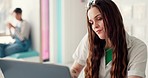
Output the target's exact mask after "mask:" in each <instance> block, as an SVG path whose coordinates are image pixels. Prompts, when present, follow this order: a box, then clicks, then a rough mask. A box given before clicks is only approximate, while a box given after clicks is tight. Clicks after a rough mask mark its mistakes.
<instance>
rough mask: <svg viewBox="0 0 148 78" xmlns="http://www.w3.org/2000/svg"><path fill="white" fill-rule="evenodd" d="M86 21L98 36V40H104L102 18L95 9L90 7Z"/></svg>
mask: <svg viewBox="0 0 148 78" xmlns="http://www.w3.org/2000/svg"><path fill="white" fill-rule="evenodd" d="M88 20H89V23H90V24H91V27H92V29H93V31H94V32H95V33H96V34H97V35H98V36H99V38H100V39H105V38H106V35H105V34H106V32H105V28H104V22H103V17H102V14H101V13H100V11H99V10H98V9H97V8H96V7H92V8H91V9H89V11H88Z"/></svg>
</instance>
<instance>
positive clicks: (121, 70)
mask: <svg viewBox="0 0 148 78" xmlns="http://www.w3.org/2000/svg"><path fill="white" fill-rule="evenodd" d="M86 14H87V23H88V26H87V27H88V34H86V35H85V36H84V38H83V39H82V41H81V42H80V44H79V46H78V48H77V49H76V52H75V53H74V54H73V58H74V60H75V61H74V63H73V65H72V67H71V75H72V78H77V77H78V76H79V73H80V72H81V71H82V69H83V68H84V72H85V78H145V69H146V62H147V46H146V44H145V43H144V42H143V41H141V40H139V39H137V38H135V37H133V36H130V35H129V34H128V33H127V32H126V31H125V29H124V24H123V19H122V16H121V13H120V11H119V9H118V7H117V6H116V4H115V3H114V2H113V1H112V0H95V1H92V2H90V3H89V6H88V9H87V13H86ZM81 78H82V77H81Z"/></svg>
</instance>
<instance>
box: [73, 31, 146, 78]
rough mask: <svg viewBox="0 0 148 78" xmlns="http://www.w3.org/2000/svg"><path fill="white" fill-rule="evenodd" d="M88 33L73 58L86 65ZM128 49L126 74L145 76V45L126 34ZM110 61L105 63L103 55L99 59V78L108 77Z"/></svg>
mask: <svg viewBox="0 0 148 78" xmlns="http://www.w3.org/2000/svg"><path fill="white" fill-rule="evenodd" d="M87 35H88V34H86V35H85V36H84V37H83V39H82V40H81V42H80V43H79V45H78V47H77V49H76V51H75V53H74V54H73V58H74V60H75V61H77V63H79V64H81V65H86V59H87V56H88V36H87ZM126 41H127V49H128V60H129V62H128V66H127V70H128V76H130V75H136V76H140V77H143V78H145V69H146V62H147V46H146V44H145V43H144V42H142V41H141V40H139V39H137V38H135V37H132V36H129V35H128V34H126ZM110 69H111V62H109V63H108V64H107V65H105V56H104V57H103V58H102V60H101V65H100V75H99V77H100V78H110Z"/></svg>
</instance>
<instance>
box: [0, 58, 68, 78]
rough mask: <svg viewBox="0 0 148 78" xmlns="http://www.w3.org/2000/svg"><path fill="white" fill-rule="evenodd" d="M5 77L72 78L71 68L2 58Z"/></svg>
mask: <svg viewBox="0 0 148 78" xmlns="http://www.w3.org/2000/svg"><path fill="white" fill-rule="evenodd" d="M0 68H1V70H2V72H3V74H4V76H5V78H71V75H70V72H69V68H68V67H66V66H62V65H55V64H41V63H33V62H24V61H15V60H4V59H0Z"/></svg>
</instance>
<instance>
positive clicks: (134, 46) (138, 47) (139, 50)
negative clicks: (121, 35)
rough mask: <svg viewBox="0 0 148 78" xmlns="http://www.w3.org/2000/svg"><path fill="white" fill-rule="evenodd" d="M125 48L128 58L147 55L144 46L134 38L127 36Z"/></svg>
mask: <svg viewBox="0 0 148 78" xmlns="http://www.w3.org/2000/svg"><path fill="white" fill-rule="evenodd" d="M127 47H128V55H129V56H137V55H139V54H141V55H147V46H146V44H145V43H144V42H143V41H142V40H140V39H138V38H136V37H134V36H128V41H127Z"/></svg>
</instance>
